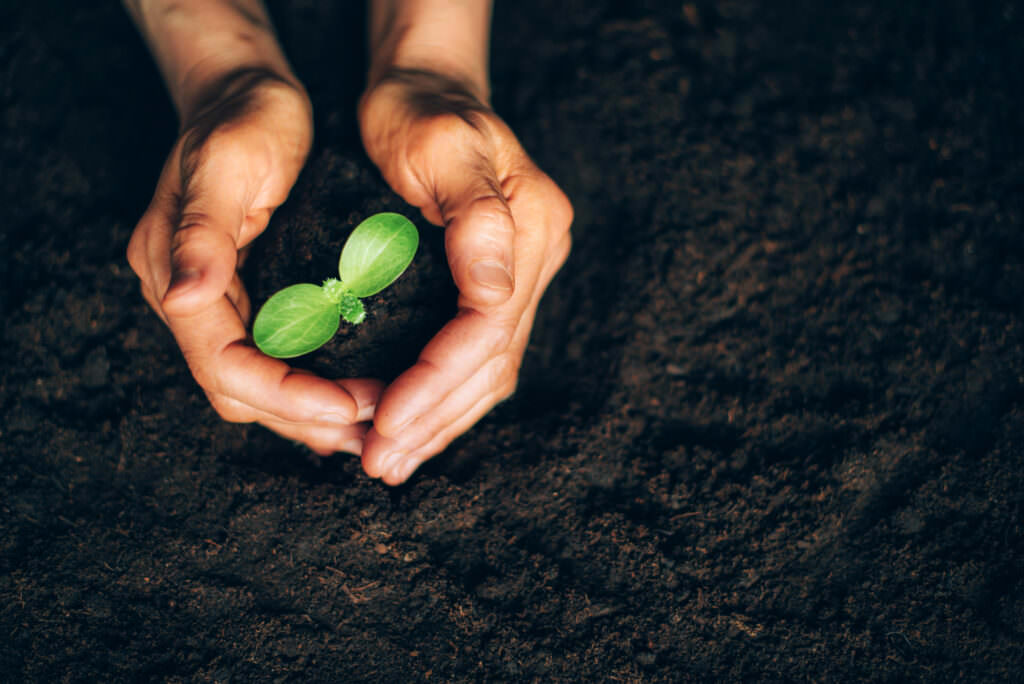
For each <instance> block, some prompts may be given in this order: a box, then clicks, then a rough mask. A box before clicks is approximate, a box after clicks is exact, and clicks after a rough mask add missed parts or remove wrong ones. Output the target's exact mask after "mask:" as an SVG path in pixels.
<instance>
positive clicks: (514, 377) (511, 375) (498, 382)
mask: <svg viewBox="0 0 1024 684" xmlns="http://www.w3.org/2000/svg"><path fill="white" fill-rule="evenodd" d="M518 382H519V360H518V359H516V358H515V357H514V356H513V355H511V354H502V355H501V356H499V357H498V358H496V359H495V360H494V363H493V365H492V367H491V386H492V387H495V388H496V389H497V392H498V394H499V395H500V396H501V398H502V399H506V398H508V397H510V396H511V395H512V393H513V392H515V390H516V385H517V383H518Z"/></svg>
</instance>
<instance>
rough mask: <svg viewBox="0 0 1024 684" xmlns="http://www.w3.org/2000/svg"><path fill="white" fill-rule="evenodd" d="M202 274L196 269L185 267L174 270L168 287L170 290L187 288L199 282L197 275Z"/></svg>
mask: <svg viewBox="0 0 1024 684" xmlns="http://www.w3.org/2000/svg"><path fill="white" fill-rule="evenodd" d="M200 275H202V274H201V273H200V272H199V271H198V270H197V269H194V268H186V269H183V270H181V271H175V272H174V275H172V276H171V285H170V287H169V288H168V289H170V290H187V289H189V288H190V287H192V286H193V285H195V284H196V283H197V282H199V276H200Z"/></svg>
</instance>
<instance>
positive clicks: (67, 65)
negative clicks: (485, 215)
mask: <svg viewBox="0 0 1024 684" xmlns="http://www.w3.org/2000/svg"><path fill="white" fill-rule="evenodd" d="M557 4H558V7H557V9H555V8H554V6H553V5H552V3H546V2H541V1H540V0H522V1H520V2H509V3H498V8H497V14H496V17H495V21H494V40H493V45H494V47H493V84H494V91H495V108H496V109H497V111H498V112H499V113H500V114H501V115H502V116H504V117H505V118H506V120H507V121H508V122H509V123H510V125H511V126H512V128H513V129H514V130H515V131H517V133H518V134H519V135H520V136H521V139H522V141H523V143H524V145H525V147H526V149H527V150H528V151H529V153H530V154H531V155H532V156H533V157H534V159H535V160H536V161H537V163H538V164H539V165H540V166H541V167H542V168H544V169H545V170H547V171H548V172H549V173H550V174H551V175H552V177H553V178H554V179H555V180H556V181H557V182H558V183H559V184H560V185H561V186H562V187H563V188H564V189H565V190H566V192H567V193H568V195H569V196H570V197H571V199H572V200H573V203H574V205H575V208H576V221H575V224H574V239H575V242H574V250H573V254H572V256H571V257H570V259H569V261H568V262H567V263H566V265H565V267H564V269H563V270H562V272H561V273H560V275H559V276H558V277H557V278H556V280H555V281H554V282H553V283H552V285H551V288H550V289H549V291H548V294H547V296H546V298H545V299H544V300H543V302H542V305H541V311H540V314H539V316H538V319H537V322H536V327H535V329H534V334H533V337H532V338H531V343H530V345H529V348H528V349H527V353H526V356H525V359H524V362H523V367H522V373H521V378H520V382H519V387H518V390H517V392H516V393H515V395H514V396H513V397H512V398H511V399H510V400H508V401H506V402H504V403H503V404H501V405H500V406H498V407H497V408H496V409H495V410H494V411H493V412H492V413H491V414H490V415H489V416H488V417H487V418H485V419H484V420H483V421H481V423H480V424H479V425H477V426H476V427H475V428H474V429H473V430H471V431H470V432H468V433H467V434H466V435H465V436H463V437H462V438H460V439H459V440H457V441H456V442H455V443H454V444H452V446H451V447H450V448H449V449H448V450H447V451H446V452H445V453H444V454H443V455H441V456H439V457H438V458H437V459H435V460H434V461H433V462H431V463H430V464H428V465H427V466H426V467H424V468H423V469H422V470H421V472H419V473H418V474H417V475H416V476H415V477H414V478H413V479H412V480H411V481H410V482H409V483H408V484H406V485H404V486H402V487H398V488H393V489H392V488H388V487H386V486H384V485H382V484H381V483H379V482H377V481H375V480H371V479H369V478H368V477H366V476H365V475H364V474H363V473H362V471H361V469H360V465H359V462H358V459H357V458H355V457H351V456H347V455H338V456H335V457H332V458H327V459H322V460H320V459H314V458H312V457H311V455H310V454H309V453H307V452H306V451H304V450H303V449H302V448H300V447H298V446H295V445H293V444H291V443H289V442H288V441H286V440H283V439H281V438H278V437H276V436H275V435H273V434H271V433H269V432H268V431H266V430H264V429H262V428H260V427H258V426H252V425H233V424H228V423H224V422H222V421H221V420H220V419H219V418H218V417H217V415H216V414H215V413H214V412H213V411H212V409H211V408H210V407H209V406H208V404H207V402H206V400H205V398H204V396H203V394H202V392H201V391H200V390H199V389H198V387H197V386H196V384H195V383H194V381H193V380H192V379H191V376H190V375H189V373H188V370H187V368H186V366H185V363H184V361H183V359H182V358H181V355H180V352H179V351H178V350H177V348H176V346H175V345H174V343H173V340H172V339H171V337H170V335H169V333H168V332H167V331H166V329H164V328H163V326H162V324H161V323H160V321H159V320H158V319H157V317H156V316H155V315H154V314H153V313H152V312H151V311H149V309H148V307H147V306H146V305H145V303H144V302H143V300H142V298H141V296H140V295H139V292H138V285H137V281H136V279H135V277H134V275H133V274H132V272H131V270H130V269H129V267H128V265H127V263H126V261H125V258H124V249H125V246H126V244H127V241H128V238H129V235H130V233H131V230H132V228H133V226H134V223H135V221H136V220H137V219H138V217H139V216H140V215H141V213H142V211H143V210H144V209H145V206H146V203H147V202H148V199H149V196H150V193H151V192H152V189H153V187H154V185H155V181H156V177H157V174H158V172H159V169H160V165H161V164H162V161H163V158H164V155H165V154H166V153H167V150H168V149H169V148H170V146H171V144H172V142H173V138H174V134H175V126H176V124H175V119H174V114H173V111H172V110H171V108H170V105H169V103H168V100H167V97H166V95H165V93H164V92H163V89H162V86H161V84H160V81H159V78H158V75H157V72H156V69H155V68H154V67H153V65H152V62H151V60H150V58H149V57H148V55H147V54H146V51H145V47H144V46H143V44H142V42H141V41H140V39H139V38H138V37H137V35H136V34H135V32H134V29H133V27H132V26H131V24H130V23H129V21H128V20H127V19H126V17H125V16H124V13H123V11H122V10H121V8H120V6H119V3H115V2H100V3H70V2H68V3H63V2H58V1H57V0H41V1H40V2H35V3H8V4H5V5H3V6H2V7H0V19H2V21H0V25H2V26H3V27H4V28H3V29H2V31H0V65H2V68H0V111H2V113H3V118H2V124H0V125H2V127H3V131H2V135H0V169H2V177H3V182H2V183H0V206H3V207H4V209H5V220H4V230H3V231H2V233H0V248H2V251H3V254H4V258H3V259H2V260H0V282H2V289H0V292H2V296H0V315H2V317H3V321H4V325H3V330H2V334H3V344H4V348H5V349H6V353H5V360H4V363H3V365H2V370H0V410H2V419H0V437H2V439H0V635H2V636H0V680H3V681H12V682H13V681H29V682H94V681H106V682H135V681H166V682H231V681H234V682H246V681H272V682H293V681H294V682H337V681H381V682H386V681H427V680H433V681H523V682H526V681H541V682H547V681H628V682H634V681H635V682H641V681H642V682H648V681H650V682H677V681H696V682H703V681H772V682H775V681H778V682H784V681H830V682H836V681H857V682H861V681H867V682H951V681H964V682H992V681H1021V678H1022V676H1024V675H1022V672H1024V574H1022V572H1021V568H1022V567H1024V522H1022V516H1024V316H1022V313H1024V312H1022V307H1021V297H1022V293H1024V238H1022V237H1021V235H1022V213H1024V199H1022V198H1024V193H1022V191H1024V181H1022V179H1024V162H1022V159H1024V135H1022V133H1024V131H1022V127H1024V124H1022V122H1021V117H1020V115H1019V112H1020V108H1021V104H1022V96H1021V93H1022V92H1024V89H1022V82H1021V74H1022V72H1024V52H1022V50H1021V47H1020V36H1021V35H1022V34H1024V11H1022V9H1021V8H1020V7H1019V6H1018V5H1017V3H1013V2H1008V1H1007V2H1001V1H993V2H987V3H977V2H970V1H969V0H941V1H938V2H923V1H919V0H908V1H907V2H898V3H893V2H881V1H877V0H870V1H869V0H854V1H853V2H847V3H841V4H840V6H839V8H838V9H837V8H835V7H833V6H832V5H831V4H830V3H821V2H811V1H810V0H794V1H793V2H786V3H778V2H769V1H767V0H722V1H720V2H710V1H705V0H702V1H695V2H661V1H654V0H635V1H634V2H631V3H617V2H610V1H608V0H604V1H594V0H591V1H588V2H583V1H582V0H567V1H566V2H562V3H557ZM361 5H362V3H333V2H328V1H327V0H304V1H303V2H283V1H280V2H273V3H271V10H272V12H273V14H274V19H275V23H276V25H277V27H278V30H279V33H280V36H281V39H282V41H283V43H284V44H285V47H286V50H287V51H288V54H289V56H290V57H291V59H292V60H293V63H294V65H295V68H296V70H297V72H298V73H299V75H300V77H301V78H302V79H303V80H304V81H305V82H306V83H307V85H308V87H309V89H310V92H311V94H312V98H313V101H314V106H315V108H316V112H317V114H316V124H317V131H316V143H315V146H314V150H313V152H312V154H311V157H310V162H309V165H308V167H307V169H306V171H305V172H304V174H303V175H302V177H301V178H300V180H299V183H298V185H297V187H296V188H295V191H294V192H293V194H292V198H291V199H290V200H289V202H288V204H286V205H285V206H284V207H282V209H281V210H280V211H279V212H278V214H277V215H276V216H275V219H274V221H273V223H272V225H271V228H270V229H269V230H268V232H267V234H266V235H265V236H264V237H263V238H261V240H260V241H259V242H258V244H257V245H256V247H255V248H254V249H253V251H252V253H251V254H250V255H249V259H248V261H247V263H246V266H245V276H246V280H247V282H248V283H249V285H250V291H251V293H252V295H253V299H254V302H255V303H257V304H258V303H260V302H261V301H262V300H263V299H265V298H266V297H267V296H268V295H269V294H270V293H271V292H272V291H273V290H274V289H276V288H278V287H280V286H283V285H287V284H290V283H292V282H319V281H321V280H322V279H324V278H327V277H331V276H333V275H334V274H335V273H334V269H336V264H337V253H338V250H339V249H340V246H341V244H342V243H343V241H344V238H345V235H346V233H347V231H348V230H350V229H351V228H352V227H353V226H354V225H355V224H356V223H358V221H359V220H361V219H362V218H364V217H365V216H366V215H368V214H370V213H373V212H375V211H381V210H397V211H402V212H404V213H407V214H408V215H410V216H411V217H412V218H414V220H416V221H417V224H418V225H419V227H420V229H421V232H422V234H423V247H422V249H421V252H420V255H419V256H418V257H417V260H416V262H415V264H414V266H413V268H412V269H411V270H410V271H409V273H408V274H407V275H406V276H403V278H402V279H401V280H399V281H398V283H396V285H395V286H394V287H393V288H390V289H388V290H385V291H384V292H383V293H381V294H380V295H378V296H376V297H374V298H371V301H370V302H368V304H369V306H368V309H369V316H368V319H367V321H366V322H365V323H364V324H363V325H362V326H360V327H359V328H357V329H351V328H345V329H343V331H342V333H341V334H340V335H339V337H338V338H337V339H336V340H335V341H333V342H332V343H331V344H330V345H329V346H328V347H326V348H325V349H324V350H323V351H322V352H320V353H318V354H315V355H311V356H310V357H308V358H307V359H305V361H304V363H307V364H309V365H308V367H310V368H313V369H315V370H317V371H318V372H321V373H325V374H336V375H362V374H367V375H376V376H379V377H383V378H385V379H389V378H393V377H394V376H395V375H397V373H399V372H401V370H402V369H403V368H404V367H407V366H408V364H409V363H411V362H412V360H413V359H415V357H416V354H417V353H418V351H419V350H420V349H421V348H422V345H423V344H424V342H425V341H426V340H428V339H429V338H430V336H431V335H432V334H433V333H434V332H435V331H436V330H437V328H438V327H440V325H442V324H443V322H444V321H445V320H447V318H448V317H450V315H451V314H452V312H453V311H454V290H453V286H452V283H451V279H450V276H449V275H448V273H447V270H446V268H445V261H444V250H443V235H442V233H441V229H439V228H436V227H433V226H430V225H429V224H427V223H426V222H424V221H423V220H422V218H421V217H420V216H419V215H418V213H416V212H415V210H414V209H412V208H410V207H407V206H406V205H404V204H403V203H402V202H401V200H399V199H398V198H396V197H395V196H394V195H393V194H391V193H390V191H389V190H388V189H387V186H386V185H385V184H384V183H383V181H382V180H381V179H380V177H379V176H378V175H377V173H376V171H375V170H374V168H373V166H372V165H371V164H370V163H369V162H368V161H367V159H366V158H365V156H364V155H363V153H362V152H361V150H360V146H359V139H358V131H357V129H356V126H355V121H354V108H355V101H356V98H357V96H358V92H359V89H360V87H361V82H362V74H363V72H364V69H365V59H364V56H363V55H364V39H363V37H362V30H363V26H364V25H365V17H364V16H363V14H362V7H361Z"/></svg>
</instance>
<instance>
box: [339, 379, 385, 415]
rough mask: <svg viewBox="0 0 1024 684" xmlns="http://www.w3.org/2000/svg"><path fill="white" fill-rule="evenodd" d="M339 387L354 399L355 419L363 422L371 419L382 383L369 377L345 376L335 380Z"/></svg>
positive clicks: (382, 386) (382, 388)
mask: <svg viewBox="0 0 1024 684" xmlns="http://www.w3.org/2000/svg"><path fill="white" fill-rule="evenodd" d="M335 382H336V383H337V384H338V386H339V387H341V388H342V389H343V390H345V391H346V392H348V393H349V395H351V396H352V398H353V399H355V401H356V406H357V407H358V408H357V411H356V421H357V422H363V421H368V420H372V419H373V415H374V413H375V411H376V409H377V402H378V401H380V395H381V393H382V392H383V391H384V383H382V382H381V381H380V380H372V379H369V378H345V379H342V380H335Z"/></svg>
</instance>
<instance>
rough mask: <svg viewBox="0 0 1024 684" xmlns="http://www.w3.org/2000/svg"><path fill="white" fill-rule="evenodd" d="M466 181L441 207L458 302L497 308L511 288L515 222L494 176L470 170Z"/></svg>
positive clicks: (507, 295)
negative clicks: (462, 300) (468, 179)
mask: <svg viewBox="0 0 1024 684" xmlns="http://www.w3.org/2000/svg"><path fill="white" fill-rule="evenodd" d="M447 177H448V178H451V177H457V176H447ZM469 177H470V178H472V180H471V181H469V182H468V183H465V184H464V185H463V186H462V187H459V188H457V189H456V191H455V192H453V193H450V194H449V193H446V194H445V195H446V196H445V195H442V196H445V201H443V202H440V203H439V204H440V206H441V214H442V218H443V219H444V223H445V251H446V252H447V254H448V265H449V266H450V267H451V270H452V276H453V277H454V279H455V285H456V286H457V287H458V288H459V293H460V294H461V295H462V297H463V298H465V299H466V300H467V301H468V303H469V304H470V305H477V306H496V305H499V304H503V303H504V302H505V301H507V300H508V298H509V297H511V296H512V291H513V290H514V289H515V275H514V274H515V236H516V227H515V221H514V220H513V218H512V212H511V210H510V209H509V206H508V202H507V200H506V198H505V195H504V193H503V192H502V190H501V184H500V183H499V182H498V179H497V177H496V176H495V175H494V173H493V171H490V172H489V173H487V172H483V173H482V172H481V170H480V169H473V170H472V172H471V175H470V176H469ZM439 194H440V193H439Z"/></svg>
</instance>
